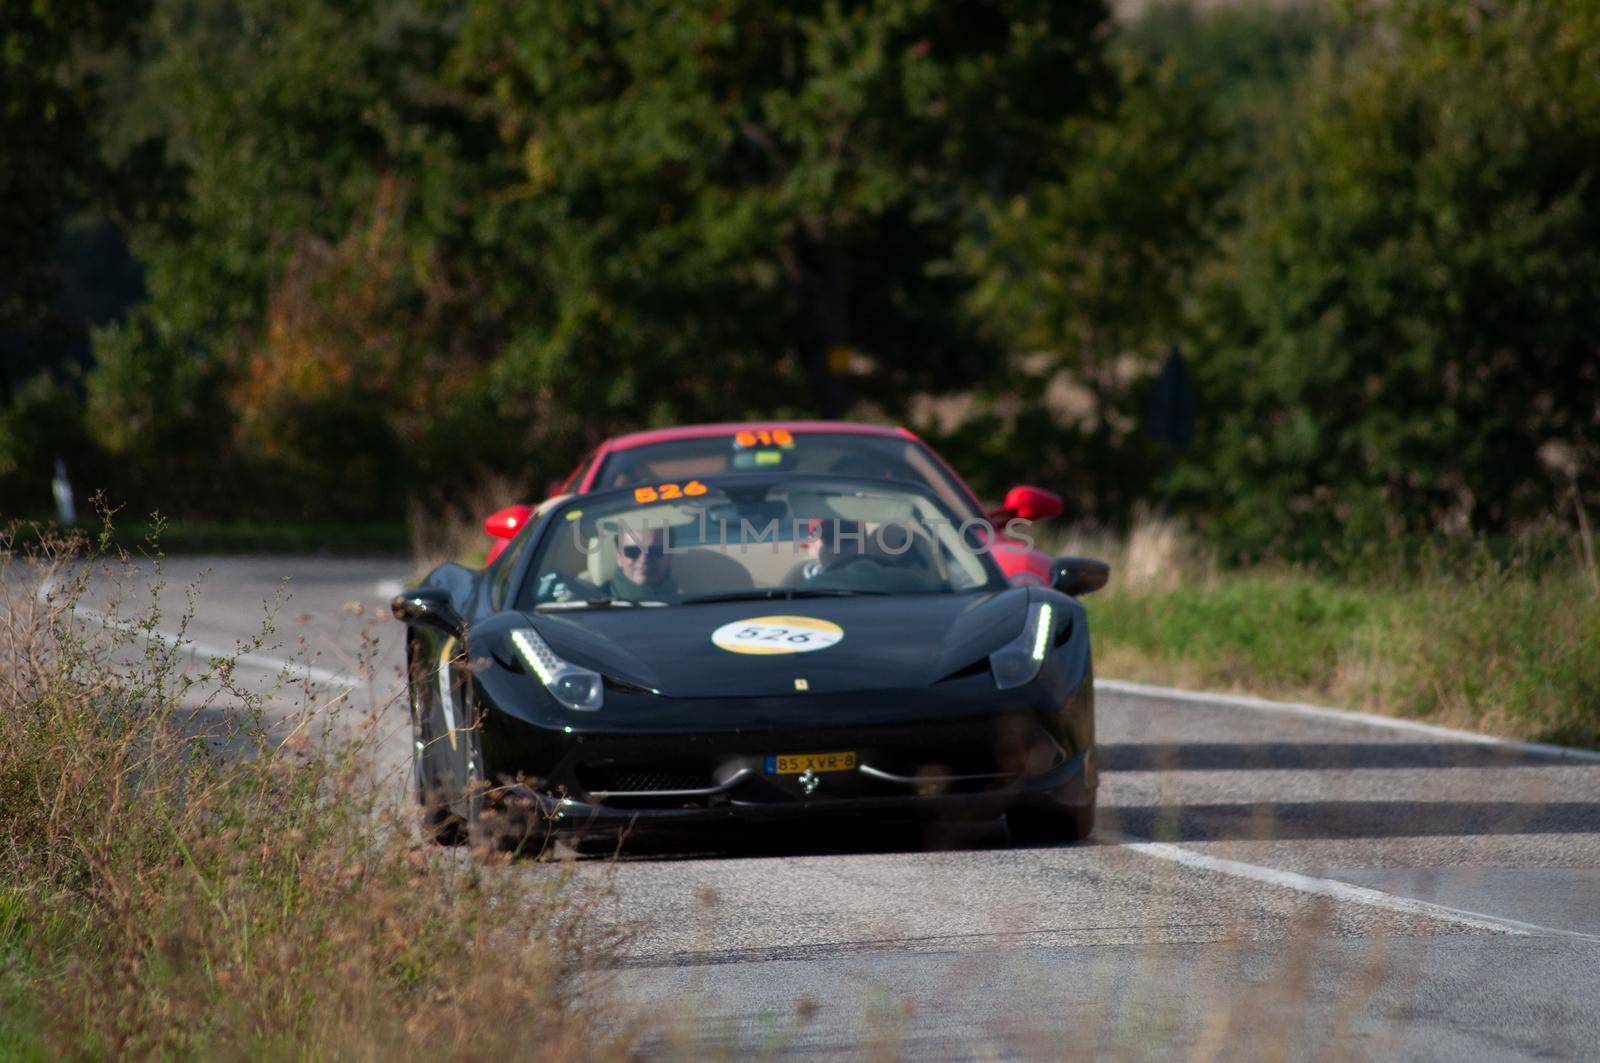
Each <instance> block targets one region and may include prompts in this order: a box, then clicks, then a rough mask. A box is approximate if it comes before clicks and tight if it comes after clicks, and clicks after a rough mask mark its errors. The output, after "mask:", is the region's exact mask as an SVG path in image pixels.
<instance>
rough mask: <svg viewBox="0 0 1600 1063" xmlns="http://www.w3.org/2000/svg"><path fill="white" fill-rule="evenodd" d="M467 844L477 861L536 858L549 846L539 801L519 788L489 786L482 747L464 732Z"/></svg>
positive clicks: (476, 737)
mask: <svg viewBox="0 0 1600 1063" xmlns="http://www.w3.org/2000/svg"><path fill="white" fill-rule="evenodd" d="M464 738H465V740H466V742H467V822H466V834H467V841H468V843H469V844H470V845H471V846H472V852H473V855H474V856H477V857H478V858H479V859H485V860H490V859H508V858H509V859H515V858H517V857H525V856H526V857H537V856H539V855H541V854H542V853H543V852H544V851H545V849H546V847H547V846H548V845H549V843H550V831H549V822H548V820H547V819H546V817H545V815H544V812H543V810H542V809H541V808H540V805H539V802H538V799H537V798H535V797H534V796H533V794H532V793H530V792H529V791H527V790H524V789H521V788H519V787H511V786H500V787H491V786H490V785H489V784H488V783H487V782H486V781H485V780H484V777H483V745H482V740H481V738H480V737H479V735H478V733H477V731H475V730H472V731H467V732H466V733H465V735H464Z"/></svg>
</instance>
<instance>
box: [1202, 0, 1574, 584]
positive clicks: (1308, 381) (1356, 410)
mask: <svg viewBox="0 0 1600 1063" xmlns="http://www.w3.org/2000/svg"><path fill="white" fill-rule="evenodd" d="M1372 17H1373V18H1376V19H1378V20H1379V27H1378V28H1380V29H1381V30H1382V31H1383V32H1379V33H1372V34H1370V35H1369V39H1368V43H1367V44H1366V46H1365V47H1364V48H1362V49H1361V50H1359V51H1358V52H1357V53H1355V54H1353V55H1351V56H1350V57H1349V58H1347V59H1343V60H1336V59H1333V58H1327V59H1325V60H1324V61H1323V62H1321V63H1320V64H1319V66H1318V67H1317V69H1316V71H1315V72H1314V73H1313V75H1311V77H1310V78H1309V80H1308V83H1307V84H1306V85H1305V86H1304V87H1303V90H1302V99H1301V104H1300V108H1299V111H1298V115H1297V121H1296V122H1295V124H1294V125H1293V126H1292V128H1291V129H1290V130H1289V135H1288V136H1287V137H1286V138H1285V143H1284V144H1283V145H1282V149H1281V150H1282V154H1281V156H1279V157H1278V158H1277V160H1276V165H1273V166H1270V167H1265V168H1263V170H1262V171H1261V174H1260V177H1259V179H1258V181H1257V183H1256V186H1255V187H1254V189H1253V190H1252V191H1251V193H1250V195H1249V198H1248V204H1247V208H1246V211H1245V215H1244V221H1243V225H1242V229H1241V231H1240V233H1239V234H1238V237H1237V240H1236V241H1235V242H1234V243H1233V245H1232V246H1231V248H1230V250H1229V253H1228V254H1227V256H1226V257H1225V258H1224V260H1223V261H1222V262H1221V263H1220V264H1219V266H1218V269H1217V270H1216V272H1215V273H1213V274H1212V275H1211V278H1210V283H1209V284H1208V285H1207V286H1206V290H1207V293H1208V294H1207V298H1206V300H1205V303H1206V313H1205V317H1206V320H1207V321H1208V322H1209V334H1208V336H1207V338H1206V340H1205V342H1203V343H1202V344H1200V350H1201V352H1202V353H1203V354H1204V355H1205V357H1204V358H1201V359H1199V360H1198V361H1197V367H1196V368H1197V372H1198V375H1199V376H1200V379H1201V386H1202V394H1203V395H1205V396H1206V401H1207V404H1208V411H1209V413H1210V418H1209V420H1208V421H1207V422H1204V423H1203V431H1204V432H1205V436H1204V438H1203V439H1202V442H1201V445H1200V446H1198V447H1197V448H1196V449H1195V460H1194V461H1193V462H1192V463H1191V464H1190V465H1189V466H1188V468H1187V470H1186V471H1185V473H1184V479H1183V483H1184V484H1185V485H1186V487H1187V490H1188V492H1189V495H1190V498H1191V499H1192V500H1193V502H1194V503H1195V504H1196V505H1197V506H1199V507H1201V508H1203V509H1204V510H1205V511H1207V512H1208V513H1209V514H1210V526H1211V529H1212V531H1213V532H1214V533H1215V534H1216V535H1217V536H1218V537H1219V538H1221V539H1222V540H1224V541H1226V542H1228V543H1230V544H1232V545H1234V546H1235V547H1237V548H1238V549H1240V550H1242V551H1245V552H1258V551H1260V550H1262V549H1266V548H1269V547H1271V546H1273V545H1274V544H1277V545H1279V546H1283V545H1285V544H1291V543H1298V542H1303V541H1307V540H1310V541H1316V540H1322V539H1327V538H1338V537H1340V536H1341V535H1344V534H1346V533H1348V532H1350V531H1351V530H1352V529H1353V530H1354V531H1355V532H1356V533H1357V534H1362V535H1372V534H1392V533H1394V532H1396V531H1412V532H1425V531H1447V532H1451V531H1454V532H1462V531H1470V532H1476V533H1484V532H1502V531H1507V530H1511V529H1513V528H1515V527H1516V526H1517V525H1518V523H1519V522H1521V521H1525V520H1530V519H1535V518H1537V517H1539V516H1541V515H1543V514H1548V513H1550V512H1552V511H1553V510H1554V509H1555V508H1556V507H1557V506H1558V505H1561V504H1562V503H1563V499H1564V496H1565V495H1566V494H1567V493H1568V492H1570V491H1571V490H1572V488H1573V485H1574V483H1576V484H1577V485H1578V486H1579V488H1580V489H1581V490H1582V491H1584V492H1586V495H1587V497H1588V498H1589V499H1591V500H1593V499H1594V498H1595V495H1596V492H1597V490H1600V449H1597V447H1600V304H1597V303H1596V301H1595V300H1594V298H1593V293H1594V292H1595V291H1596V290H1600V85H1597V84H1596V79H1595V78H1594V76H1593V71H1594V59H1595V56H1596V55H1597V54H1600V12H1597V11H1596V10H1595V9H1594V8H1593V6H1592V5H1589V4H1586V3H1580V2H1559V3H1544V2H1542V0H1541V2H1536V0H1504V2H1500V3H1494V4H1478V5H1458V4H1453V3H1448V2H1444V0H1408V2H1401V3H1394V4H1392V5H1389V6H1388V7H1387V8H1385V9H1380V11H1379V13H1378V14H1375V15H1373V16H1372ZM1568 504H1570V503H1568Z"/></svg>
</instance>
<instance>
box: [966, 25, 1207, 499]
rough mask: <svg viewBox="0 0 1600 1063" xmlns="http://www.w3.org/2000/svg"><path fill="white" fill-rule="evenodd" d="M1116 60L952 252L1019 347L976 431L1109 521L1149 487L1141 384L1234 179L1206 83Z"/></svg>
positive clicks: (978, 306)
mask: <svg viewBox="0 0 1600 1063" xmlns="http://www.w3.org/2000/svg"><path fill="white" fill-rule="evenodd" d="M1121 58H1122V62H1121V68H1120V69H1121V75H1122V76H1121V82H1120V87H1119V90H1118V92H1117V93H1116V95H1115V96H1113V97H1111V98H1109V99H1107V100H1106V101H1105V102H1104V103H1103V105H1102V107H1101V108H1100V109H1099V110H1098V111H1097V112H1096V113H1093V114H1090V115H1085V116H1081V117H1077V118H1073V119H1070V120H1068V121H1067V122H1066V123H1065V125H1064V127H1063V129H1062V130H1061V132H1060V134H1059V136H1058V137H1057V139H1056V140H1055V141H1054V143H1055V144H1056V149H1055V150H1056V151H1057V152H1058V153H1059V154H1058V160H1059V164H1060V167H1061V176H1060V177H1059V178H1058V179H1056V180H1052V181H1049V182H1045V183H1041V185H1040V186H1039V187H1038V188H1037V189H1035V190H1034V191H1033V192H1032V194H1030V195H1018V196H1014V197H1010V198H1004V199H993V200H988V201H986V212H985V220H986V222H987V226H986V229H985V230H984V231H983V232H982V233H981V235H978V236H975V237H974V238H972V239H970V240H969V241H968V244H967V248H966V255H965V260H966V265H967V267H968V269H970V270H971V271H972V272H973V273H974V275H975V276H977V278H978V282H977V284H976V286H975V288H974V290H973V293H972V297H971V300H970V304H969V305H970V307H971V310H972V311H973V313H974V314H975V315H976V316H977V317H978V318H979V319H981V320H983V321H984V322H986V323H987V325H988V327H989V328H990V329H992V330H994V331H995V333H996V334H997V335H998V336H1000V337H1002V338H1003V339H1004V340H1005V341H1006V342H1007V343H1008V344H1009V346H1010V347H1011V348H1012V349H1013V350H1018V351H1022V352H1033V353H1031V354H1028V355H1027V356H1026V357H1023V358H1020V359H1014V360H1013V370H1012V375H1010V376H1009V377H1007V378H1004V379H1003V380H1002V381H999V382H996V383H997V384H998V387H996V386H994V385H992V386H991V394H994V393H996V392H998V393H999V395H1000V397H1001V405H1005V406H1009V407H1010V410H1009V412H1008V414H1007V416H1006V420H1008V421H1009V427H1008V428H1004V427H1000V426H998V425H996V424H994V423H992V419H991V423H988V424H985V425H984V427H983V429H982V432H983V434H985V435H990V436H993V437H996V438H999V439H1003V440H1005V447H1006V449H1010V450H1014V451H1015V450H1020V451H1022V452H1024V453H1027V454H1028V455H1029V456H1030V460H1033V461H1038V460H1039V459H1040V458H1043V459H1044V460H1045V461H1046V462H1047V463H1048V467H1047V469H1045V470H1039V469H1037V468H1036V469H1035V471H1034V472H1035V475H1038V473H1039V472H1040V471H1044V472H1045V473H1046V474H1047V475H1053V476H1054V477H1055V482H1057V483H1058V484H1060V485H1061V486H1064V487H1066V488H1067V490H1068V494H1069V495H1070V496H1073V497H1076V498H1087V499H1088V500H1089V505H1088V507H1087V509H1088V514H1089V515H1093V516H1095V517H1098V518H1099V519H1101V520H1104V521H1108V522H1114V521H1116V520H1119V519H1120V518H1121V517H1122V516H1124V515H1125V514H1126V512H1127V509H1128V507H1129V506H1130V504H1131V503H1132V502H1133V501H1134V499H1135V498H1137V497H1138V496H1139V495H1140V494H1142V493H1143V491H1144V489H1145V488H1146V487H1147V486H1148V484H1149V480H1150V475H1149V469H1148V466H1147V465H1146V461H1147V459H1148V454H1147V452H1146V450H1145V448H1144V447H1142V446H1141V444H1140V439H1139V433H1138V430H1139V429H1140V428H1141V427H1142V425H1141V422H1142V411H1141V409H1140V403H1139V398H1140V396H1141V394H1142V390H1141V388H1142V386H1143V385H1144V384H1145V383H1147V382H1148V379H1149V373H1150V370H1151V368H1152V367H1153V365H1154V364H1155V361H1156V359H1157V357H1158V356H1159V355H1160V354H1161V353H1163V352H1164V351H1165V350H1166V346H1167V344H1168V343H1169V342H1170V341H1171V340H1172V339H1173V338H1174V337H1175V336H1178V335H1180V334H1181V333H1182V332H1183V330H1184V327H1185V324H1184V309H1185V306H1186V301H1187V293H1188V290H1189V285H1190V281H1191V279H1192V275H1193V271H1194V269H1195V268H1196V265H1197V263H1198V262H1199V261H1201V260H1202V258H1203V257H1204V256H1205V255H1206V254H1207V253H1208V251H1209V250H1210V249H1211V248H1212V246H1213V240H1214V239H1215V236H1216V233H1217V230H1218V228H1219V226H1220V224H1221V222H1220V219H1219V215H1218V210H1219V205H1220V203H1221V202H1222V198H1223V195H1224V193H1225V192H1226V191H1227V190H1228V189H1229V187H1230V186H1231V183H1232V180H1233V177H1234V169H1233V167H1232V166H1231V165H1230V163H1229V162H1228V159H1227V157H1226V146H1227V135H1228V131H1227V129H1226V128H1225V127H1224V126H1223V125H1222V123H1221V122H1220V120H1219V119H1218V117H1217V115H1216V112H1215V109H1214V106H1213V102H1212V90H1211V87H1210V86H1209V85H1208V84H1207V83H1206V82H1204V81H1203V80H1197V79H1193V78H1186V77H1180V76H1179V75H1178V74H1177V73H1176V72H1175V69H1174V67H1173V66H1172V65H1171V64H1163V65H1161V66H1152V65H1150V64H1148V63H1146V62H1144V61H1142V60H1139V59H1137V58H1135V57H1134V56H1132V55H1131V54H1126V53H1124V54H1123V55H1122V57H1121ZM1064 388H1065V389H1076V390H1077V391H1078V392H1079V397H1078V398H1077V400H1076V402H1072V401H1070V396H1069V401H1068V402H1066V403H1058V405H1066V406H1071V405H1075V406H1076V407H1077V408H1076V409H1075V410H1074V409H1052V408H1050V406H1049V405H1048V403H1049V400H1050V398H1051V392H1052V390H1056V391H1060V390H1062V389H1064ZM980 423H981V422H980ZM997 429H998V430H997ZM1075 435H1076V437H1077V438H1074V436H1075ZM1052 459H1053V460H1052Z"/></svg>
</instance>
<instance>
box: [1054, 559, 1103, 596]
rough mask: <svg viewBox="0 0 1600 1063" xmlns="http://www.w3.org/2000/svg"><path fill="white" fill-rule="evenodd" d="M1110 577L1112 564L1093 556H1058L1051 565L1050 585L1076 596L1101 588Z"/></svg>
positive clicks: (1063, 592)
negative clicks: (1097, 559)
mask: <svg viewBox="0 0 1600 1063" xmlns="http://www.w3.org/2000/svg"><path fill="white" fill-rule="evenodd" d="M1110 578H1111V566H1110V565H1108V564H1106V563H1105V562H1104V561H1096V560H1095V559H1094V558H1092V557H1058V558H1056V563H1055V564H1053V565H1051V566H1050V586H1052V587H1054V588H1055V589H1056V590H1058V591H1060V592H1061V593H1062V594H1070V595H1072V596H1073V597H1074V598H1081V597H1083V596H1084V595H1085V594H1089V593H1090V592H1092V591H1097V590H1099V589H1100V588H1101V587H1104V586H1105V585H1106V580H1108V579H1110Z"/></svg>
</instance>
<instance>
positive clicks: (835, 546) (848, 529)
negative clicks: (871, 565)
mask: <svg viewBox="0 0 1600 1063" xmlns="http://www.w3.org/2000/svg"><path fill="white" fill-rule="evenodd" d="M800 549H801V550H802V551H804V553H805V555H806V558H807V560H805V561H802V562H801V563H800V564H798V565H796V566H795V567H794V568H793V569H792V570H791V571H790V572H789V575H788V576H787V577H785V579H784V581H783V582H784V583H785V584H787V585H791V586H792V585H794V584H797V583H804V582H807V581H810V580H814V579H819V578H821V577H823V576H825V575H826V574H827V573H829V572H830V571H835V570H837V569H839V568H840V567H841V566H843V565H846V564H849V563H850V562H851V561H853V560H855V559H856V558H858V557H861V556H863V555H864V553H865V550H866V535H865V534H864V530H863V529H862V527H861V522H860V521H856V520H838V519H835V518H833V517H812V518H811V522H810V524H808V525H807V526H806V537H805V539H804V540H803V541H802V542H801V544H800Z"/></svg>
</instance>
